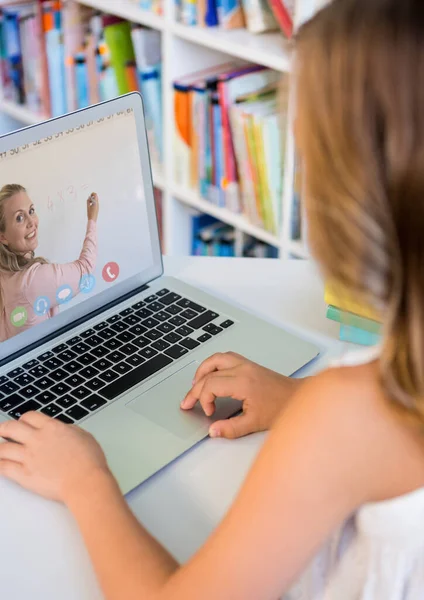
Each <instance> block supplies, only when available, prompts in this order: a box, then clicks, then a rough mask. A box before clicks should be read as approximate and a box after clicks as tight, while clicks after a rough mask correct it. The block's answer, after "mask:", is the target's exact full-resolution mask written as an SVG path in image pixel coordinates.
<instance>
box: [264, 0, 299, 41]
mask: <svg viewBox="0 0 424 600" xmlns="http://www.w3.org/2000/svg"><path fill="white" fill-rule="evenodd" d="M268 2H269V5H270V7H271V10H272V12H273V15H274V17H275V20H276V21H277V23H278V25H279V27H280V29H281V31H282V32H283V33H284V35H285V36H286V38H291V37H292V35H293V17H292V12H291V11H290V10H289V7H288V6H287V4H288V3H287V0H268ZM292 11H293V12H294V6H293V7H292Z"/></svg>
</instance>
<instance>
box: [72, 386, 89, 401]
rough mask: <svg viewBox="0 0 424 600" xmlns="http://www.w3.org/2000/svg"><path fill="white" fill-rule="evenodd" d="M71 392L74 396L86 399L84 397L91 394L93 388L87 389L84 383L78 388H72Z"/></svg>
mask: <svg viewBox="0 0 424 600" xmlns="http://www.w3.org/2000/svg"><path fill="white" fill-rule="evenodd" d="M70 394H71V396H74V398H76V399H77V400H84V398H87V397H88V396H89V395H90V394H91V390H89V389H87V388H86V387H84V386H83V385H82V386H81V387H79V388H77V389H76V390H71V392H70Z"/></svg>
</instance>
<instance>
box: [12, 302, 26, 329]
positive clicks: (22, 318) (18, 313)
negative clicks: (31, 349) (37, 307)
mask: <svg viewBox="0 0 424 600" xmlns="http://www.w3.org/2000/svg"><path fill="white" fill-rule="evenodd" d="M10 321H11V323H12V325H14V326H15V327H22V326H23V325H25V323H26V322H27V321H28V313H27V311H26V308H24V307H23V306H18V308H15V310H14V311H13V312H12V314H11V315H10Z"/></svg>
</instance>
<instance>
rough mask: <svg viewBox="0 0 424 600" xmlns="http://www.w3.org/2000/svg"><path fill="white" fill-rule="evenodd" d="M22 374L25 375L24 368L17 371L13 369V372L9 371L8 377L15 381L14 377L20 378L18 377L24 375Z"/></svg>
mask: <svg viewBox="0 0 424 600" xmlns="http://www.w3.org/2000/svg"><path fill="white" fill-rule="evenodd" d="M22 373H25V371H24V370H23V368H22V367H18V368H17V369H13V371H9V373H7V377H10V378H11V379H13V378H14V377H18V375H22Z"/></svg>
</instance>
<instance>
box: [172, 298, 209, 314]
mask: <svg viewBox="0 0 424 600" xmlns="http://www.w3.org/2000/svg"><path fill="white" fill-rule="evenodd" d="M177 304H178V306H182V307H183V308H191V310H195V311H196V312H197V313H202V312H205V310H206V308H205V307H204V306H200V304H196V302H192V301H191V300H189V299H188V298H183V299H182V300H179V301H178V302H177Z"/></svg>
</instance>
